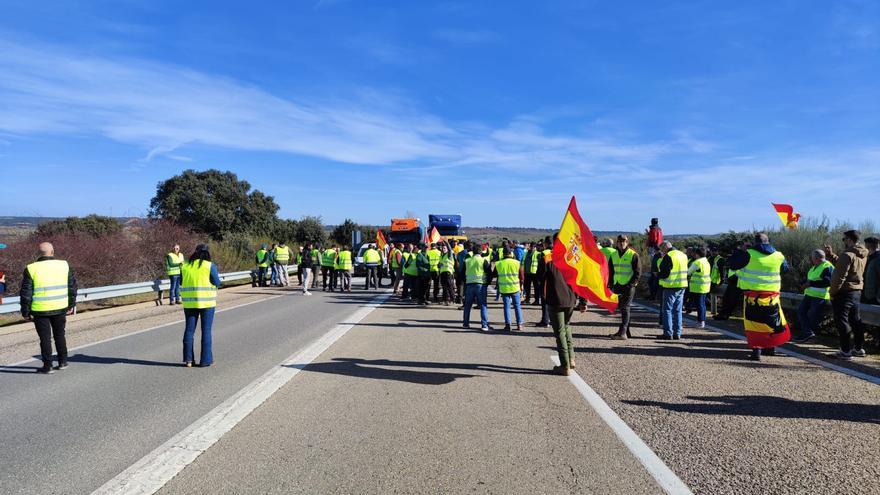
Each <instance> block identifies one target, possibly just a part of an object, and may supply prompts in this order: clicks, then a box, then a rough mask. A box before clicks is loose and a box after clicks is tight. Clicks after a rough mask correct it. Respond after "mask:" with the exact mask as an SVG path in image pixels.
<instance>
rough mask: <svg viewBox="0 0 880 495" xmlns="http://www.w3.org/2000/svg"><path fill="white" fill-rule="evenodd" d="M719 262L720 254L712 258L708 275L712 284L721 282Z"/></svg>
mask: <svg viewBox="0 0 880 495" xmlns="http://www.w3.org/2000/svg"><path fill="white" fill-rule="evenodd" d="M719 263H721V255H718V256H715V257H714V258H712V270H711V273H710V274H709V276H710V279H711V281H712V283H713V284H720V283H721V270H720V269H719V268H718V264H719Z"/></svg>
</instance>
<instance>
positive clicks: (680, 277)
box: [660, 249, 688, 289]
mask: <svg viewBox="0 0 880 495" xmlns="http://www.w3.org/2000/svg"><path fill="white" fill-rule="evenodd" d="M666 256H668V257H669V259H671V260H672V270H670V272H669V277H667V278H661V279H660V287H663V288H664V289H684V288H685V287H687V286H688V270H687V266H688V258H687V255H686V254H684V253H682V252H681V251H679V250H678V249H670V250H669V252H668V253H666Z"/></svg>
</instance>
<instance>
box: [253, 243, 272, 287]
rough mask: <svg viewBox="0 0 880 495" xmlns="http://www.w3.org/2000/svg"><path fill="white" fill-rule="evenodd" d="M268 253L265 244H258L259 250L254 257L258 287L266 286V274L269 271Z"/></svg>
mask: <svg viewBox="0 0 880 495" xmlns="http://www.w3.org/2000/svg"><path fill="white" fill-rule="evenodd" d="M269 262H270V260H269V251H267V250H266V245H265V244H260V249H258V250H257V252H256V254H255V255H254V263H255V264H256V265H257V284H259V287H265V286H266V273H267V272H268V269H269Z"/></svg>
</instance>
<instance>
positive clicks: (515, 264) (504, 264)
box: [495, 258, 519, 294]
mask: <svg viewBox="0 0 880 495" xmlns="http://www.w3.org/2000/svg"><path fill="white" fill-rule="evenodd" d="M495 271H497V272H498V292H500V293H502V294H516V293H517V292H519V261H516V260H515V259H513V258H504V259H503V260H501V261H499V262H497V263H495Z"/></svg>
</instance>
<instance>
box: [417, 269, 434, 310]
mask: <svg viewBox="0 0 880 495" xmlns="http://www.w3.org/2000/svg"><path fill="white" fill-rule="evenodd" d="M416 285H417V287H418V290H417V291H416V295H418V299H419V302H420V303H424V302H427V301H428V291H430V290H431V276H430V275H419V278H418V282H416Z"/></svg>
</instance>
